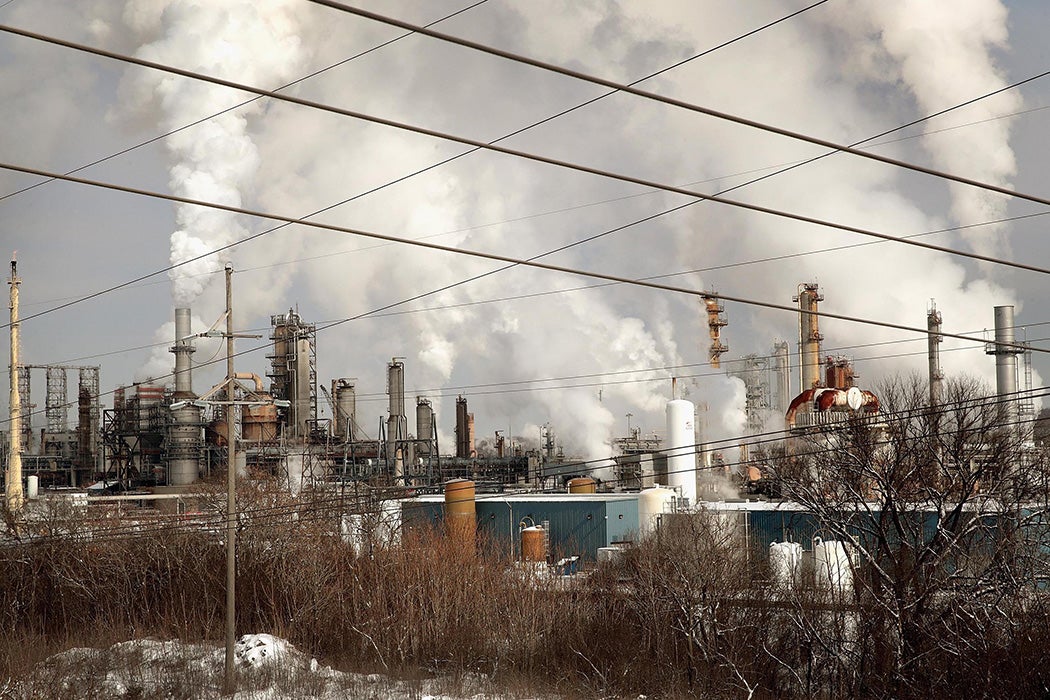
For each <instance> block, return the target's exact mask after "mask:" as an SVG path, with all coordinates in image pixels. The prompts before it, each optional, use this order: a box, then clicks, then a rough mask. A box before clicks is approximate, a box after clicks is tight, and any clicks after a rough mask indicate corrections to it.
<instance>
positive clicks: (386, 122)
mask: <svg viewBox="0 0 1050 700" xmlns="http://www.w3.org/2000/svg"><path fill="white" fill-rule="evenodd" d="M0 31H3V32H8V33H12V34H17V35H20V36H25V37H27V38H30V39H35V40H38V41H43V42H47V43H52V44H55V45H58V46H63V47H66V48H71V49H74V50H78V51H83V52H87V53H92V54H96V55H100V56H104V57H107V58H112V59H114V60H118V61H124V62H127V63H132V64H135V65H140V66H143V67H146V68H153V69H156V70H160V71H163V72H167V73H171V74H174V75H179V76H182V77H188V78H192V79H196V80H201V81H204V82H210V83H214V84H216V85H221V86H224V87H229V88H233V89H237V90H243V91H245V92H249V93H254V94H257V95H264V96H267V97H272V98H274V99H276V100H281V101H285V102H290V103H292V104H297V105H300V106H306V107H311V108H313V109H318V110H321V111H325V112H331V113H333V114H339V115H342V116H347V117H351V118H356V119H361V120H363V121H368V122H371V123H375V124H380V125H383V126H388V127H392V128H395V129H401V130H404V131H409V132H412V133H417V134H420V135H423V136H430V137H433V138H438V139H444V140H448V141H454V142H458V143H462V144H465V145H469V146H476V147H479V148H482V149H485V150H490V151H494V152H497V153H502V154H505V155H511V156H515V157H518V158H523V159H527V160H532V161H535V162H538V163H545V164H547V165H554V166H557V167H560V168H565V169H569V170H575V171H578V172H582V173H586V174H591V175H598V176H601V177H606V178H609V179H613V180H619V181H622V182H627V183H631V184H635V185H641V186H643V187H650V188H656V189H660V190H663V191H665V192H669V193H673V194H681V195H685V196H686V197H690V198H695V199H700V200H706V201H710V202H716V203H719V204H725V205H727V206H732V207H736V208H740V209H745V210H749V211H753V212H756V213H761V214H767V215H770V216H776V217H778V218H783V219H787V220H790V221H796V222H799V223H805V224H812V225H816V226H822V227H827V228H833V229H838V230H841V231H846V232H849V233H856V234H859V235H863V236H870V237H874V238H880V239H884V240H890V241H895V242H898V243H902V244H904V245H909V246H915V247H919V248H924V249H927V250H934V251H937V252H942V253H947V254H949V255H957V256H960V257H965V258H970V259H973V260H979V261H982V262H989V263H993V264H996V265H1004V266H1007V267H1014V268H1017V269H1022V270H1028V271H1031V272H1039V273H1043V274H1045V273H1047V272H1050V270H1048V269H1047V268H1044V267H1040V266H1036V265H1029V264H1025V263H1021V262H1017V261H1009V260H1003V259H1001V258H995V257H992V256H986V255H980V254H977V253H971V252H966V251H960V250H955V249H952V248H947V247H944V246H936V245H932V244H929V243H922V242H920V241H916V240H908V239H901V238H899V237H896V236H891V235H889V234H884V233H878V232H875V231H870V230H867V229H862V228H860V227H855V226H848V225H845V224H837V223H833V222H829V221H825V220H822V219H818V218H815V217H811V216H804V215H801V214H794V213H791V212H787V211H784V210H779V209H774V208H772V207H764V206H760V205H757V204H751V203H748V202H742V201H739V200H732V199H728V198H725V197H721V196H718V195H711V194H705V193H702V192H696V191H693V190H689V189H685V188H681V187H675V186H672V185H667V184H662V183H658V182H653V181H650V180H646V179H643V178H638V177H633V176H630V175H626V174H621V173H613V172H611V171H607V170H603V169H600V168H593V167H590V166H585V165H581V164H578V163H571V162H568V161H565V160H561V159H557V158H550V157H547V156H542V155H539V154H536V153H529V152H525V151H519V150H515V149H510V148H505V147H503V146H499V145H495V144H490V143H487V142H484V141H478V140H476V139H471V138H467V137H464V136H458V135H453V134H449V133H445V132H440V131H437V130H434V129H427V128H423V127H419V126H414V125H410V124H406V123H404V122H397V121H395V120H391V119H385V118H382V117H376V116H373V115H366V114H363V113H360V112H355V111H353V110H348V109H343V108H340V107H334V106H331V105H326V104H323V103H320V102H314V101H311V100H304V99H300V98H297V97H292V96H289V95H284V94H279V93H275V92H273V91H270V90H263V89H260V88H257V87H253V86H250V85H245V84H242V83H236V82H233V81H229V80H224V79H221V78H215V77H212V76H207V75H204V74H202V73H197V72H194V71H187V70H184V69H181V68H177V67H174V66H169V65H165V64H160V63H155V62H152V61H145V60H142V59H139V58H135V57H133V56H128V55H124V54H118V53H114V52H111V51H106V50H103V49H98V48H93V47H90V46H86V45H83V44H77V43H75V42H70V41H65V40H63V39H58V38H55V37H49V36H46V35H42V34H38V33H35V32H29V31H27V30H24V29H17V28H13V27H9V26H6V25H0ZM427 31H429V30H427ZM624 88H627V86H624ZM627 89H633V88H627ZM828 145H829V147H834V146H835V145H834V144H828ZM842 148H843V149H848V147H845V146H843V147H842ZM857 152H858V153H862V151H857ZM916 167H917V166H916ZM0 168H3V169H5V170H12V171H15V172H22V173H25V174H29V175H37V176H41V177H52V178H56V179H59V180H63V181H66V182H74V183H80V184H93V181H90V180H86V179H84V178H78V177H73V176H69V175H61V174H59V173H50V172H47V171H45V170H41V169H37V168H30V167H26V166H20V165H16V164H13V163H3V164H0ZM942 177H944V178H945V179H949V180H952V179H954V180H957V181H958V180H959V178H955V177H954V176H949V175H947V174H944V175H942ZM94 184H97V183H94ZM106 186H107V187H108V188H109V189H115V190H118V191H124V192H127V193H139V194H143V193H145V192H146V191H144V190H139V189H136V188H130V187H123V186H119V185H115V184H109V185H106ZM987 187H989V188H993V190H994V186H992V185H988V186H987ZM1000 189H1002V188H1000ZM152 194H153V195H154V196H156V195H157V194H158V193H152ZM1013 196H1015V197H1018V198H1020V199H1028V200H1029V201H1034V202H1037V203H1040V204H1047V205H1050V199H1045V198H1041V197H1036V196H1034V195H1026V194H1022V193H1014V194H1013ZM162 198H166V199H169V200H171V201H175V202H181V203H191V204H199V205H202V206H211V207H213V208H219V209H223V210H225V211H230V212H233V213H240V214H248V215H250V216H258V213H250V210H247V209H242V208H239V207H227V206H223V205H219V204H215V203H210V204H205V203H202V202H200V201H198V200H190V199H188V198H182V197H176V196H174V195H164V196H162ZM263 218H270V219H274V220H277V221H283V222H286V223H298V224H300V225H304V226H316V225H317V224H315V223H312V222H307V221H305V220H304V219H303V218H302V217H298V218H293V217H283V216H276V215H269V214H268V215H264V217H263ZM260 235H263V233H259V234H255V235H254V236H248V237H246V238H245V239H242V240H241V241H237V242H234V243H231V244H229V245H227V246H223V247H221V248H218V249H216V250H217V251H221V250H225V249H228V248H231V247H233V246H235V245H239V244H240V243H242V242H245V241H248V240H253V238H257V237H259V236H260ZM402 240H404V239H402ZM202 257H207V254H205V255H202V256H198V257H197V258H194V259H200V258H202ZM138 281H141V279H136V280H134V282H138ZM121 286H126V285H121ZM95 296H97V295H95ZM28 318H33V316H32V315H31V316H28V317H27V319H28Z"/></svg>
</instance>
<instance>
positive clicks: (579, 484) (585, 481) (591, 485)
mask: <svg viewBox="0 0 1050 700" xmlns="http://www.w3.org/2000/svg"><path fill="white" fill-rule="evenodd" d="M597 490H598V484H597V482H595V480H594V479H592V478H591V477H589V476H577V477H575V478H572V479H569V493H595V492H597Z"/></svg>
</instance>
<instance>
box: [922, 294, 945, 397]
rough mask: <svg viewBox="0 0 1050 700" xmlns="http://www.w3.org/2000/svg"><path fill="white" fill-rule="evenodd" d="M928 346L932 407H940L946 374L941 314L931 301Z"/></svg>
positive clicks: (928, 318)
mask: <svg viewBox="0 0 1050 700" xmlns="http://www.w3.org/2000/svg"><path fill="white" fill-rule="evenodd" d="M926 331H927V333H926V344H927V347H928V353H927V354H928V355H929V360H930V406H939V405H940V403H941V397H942V394H943V387H944V373H943V372H941V348H940V345H941V341H943V340H944V336H942V335H941V312H940V311H938V310H937V305H936V304H935V303H933V301H932V300H931V301H930V308H929V311H927V313H926Z"/></svg>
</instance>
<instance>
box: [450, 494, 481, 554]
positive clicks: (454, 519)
mask: <svg viewBox="0 0 1050 700" xmlns="http://www.w3.org/2000/svg"><path fill="white" fill-rule="evenodd" d="M445 527H446V529H447V530H448V534H449V536H450V537H452V538H453V539H455V540H457V541H458V542H461V543H462V544H463V545H464V546H469V547H470V548H471V549H473V547H474V533H475V530H476V529H477V516H476V513H475V507H474V482H473V481H470V480H469V479H453V480H451V481H449V482H446V483H445Z"/></svg>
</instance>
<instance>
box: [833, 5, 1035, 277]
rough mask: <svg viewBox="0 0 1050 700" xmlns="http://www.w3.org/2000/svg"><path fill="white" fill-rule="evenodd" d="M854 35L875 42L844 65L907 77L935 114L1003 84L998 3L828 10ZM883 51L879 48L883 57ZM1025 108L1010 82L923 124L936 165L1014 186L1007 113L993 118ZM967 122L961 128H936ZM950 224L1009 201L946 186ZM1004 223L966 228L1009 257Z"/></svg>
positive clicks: (981, 246)
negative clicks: (953, 130)
mask: <svg viewBox="0 0 1050 700" xmlns="http://www.w3.org/2000/svg"><path fill="white" fill-rule="evenodd" d="M829 14H830V15H833V16H834V17H835V21H836V23H840V26H841V27H842V28H843V29H844V30H845V31H846V32H847V33H848V35H849V36H850V39H851V42H856V43H863V44H864V45H867V46H870V47H872V50H871V52H870V53H868V54H866V55H865V57H864V58H863V60H859V61H851V62H850V68H851V69H855V70H856V71H858V74H863V75H865V76H866V77H867V78H868V79H870V80H872V81H875V82H882V83H885V84H888V85H893V84H895V83H903V84H904V85H906V86H907V87H908V89H909V90H910V92H911V93H912V95H913V97H914V99H915V102H916V105H917V106H918V111H919V113H920V114H932V113H934V112H938V111H940V110H943V109H945V108H948V107H951V106H953V105H956V104H959V103H962V102H965V101H967V100H970V99H972V98H974V97H977V96H979V95H982V94H985V93H990V92H992V91H995V90H998V89H1000V88H1003V87H1005V86H1006V84H1007V81H1006V80H1005V77H1004V73H1003V71H1002V70H1001V69H1000V68H999V67H998V66H997V65H996V60H995V58H996V52H998V51H1002V50H1004V49H1005V48H1007V41H1008V26H1007V19H1008V17H1007V11H1006V8H1005V7H1004V6H1003V5H1002V3H1000V2H997V1H989V0H966V1H965V2H959V3H952V5H951V7H950V8H949V7H947V6H938V5H936V4H931V3H927V2H922V0H905V1H903V2H891V3H887V2H865V3H856V4H854V5H851V6H850V7H849V8H848V9H847V8H842V7H840V8H833V9H831V11H830V12H829ZM880 54H881V55H880ZM1021 107H1022V98H1021V93H1020V91H1018V90H1010V91H1006V92H1003V93H1000V94H998V95H996V96H994V97H991V98H989V99H985V100H982V101H980V102H978V103H976V104H973V105H970V106H967V107H965V108H963V109H962V110H959V111H957V112H954V113H952V114H950V115H948V116H945V117H941V118H939V119H935V120H932V121H929V122H926V123H925V124H924V125H923V127H922V129H923V132H924V133H927V134H928V136H927V137H926V138H925V139H924V140H923V145H924V147H925V149H926V150H927V151H928V152H929V155H930V156H931V157H932V159H933V164H934V166H935V167H939V168H943V169H944V170H946V171H948V172H950V173H954V174H960V175H965V176H967V177H970V178H972V179H976V180H982V181H986V182H990V183H992V184H995V185H1000V186H1004V187H1009V186H1010V178H1011V177H1012V176H1013V175H1014V174H1015V169H1016V164H1015V161H1014V153H1013V150H1012V148H1011V146H1010V142H1009V135H1010V120H1008V119H997V118H996V117H999V116H1001V115H1004V114H1011V113H1014V112H1017V111H1019V110H1020V109H1021ZM970 122H981V123H979V124H972V125H970V126H968V127H967V128H966V129H965V131H964V132H956V133H950V132H949V133H938V132H941V131H942V130H943V129H944V128H945V127H950V126H954V125H958V124H966V123H970ZM949 187H950V190H951V196H952V215H953V218H954V221H955V223H958V224H970V223H975V222H981V221H992V220H996V219H1000V218H1002V217H1004V216H1005V215H1006V206H1007V203H1008V199H1007V198H1006V197H1004V196H1002V195H997V194H993V193H989V192H987V191H984V190H979V189H976V188H973V187H970V186H967V185H961V184H955V183H953V184H951V185H949ZM1005 233H1006V229H1005V227H1003V226H1001V225H1000V226H989V227H983V228H980V229H971V230H967V231H964V232H963V233H962V234H961V235H962V237H963V239H964V240H966V241H968V242H969V243H970V245H971V246H972V247H973V248H974V250H976V251H977V252H979V253H982V254H984V255H992V256H1004V255H1005V256H1007V257H1008V256H1009V252H1010V245H1009V242H1008V240H1007V239H1006V237H1005V236H1004V234H1005Z"/></svg>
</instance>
